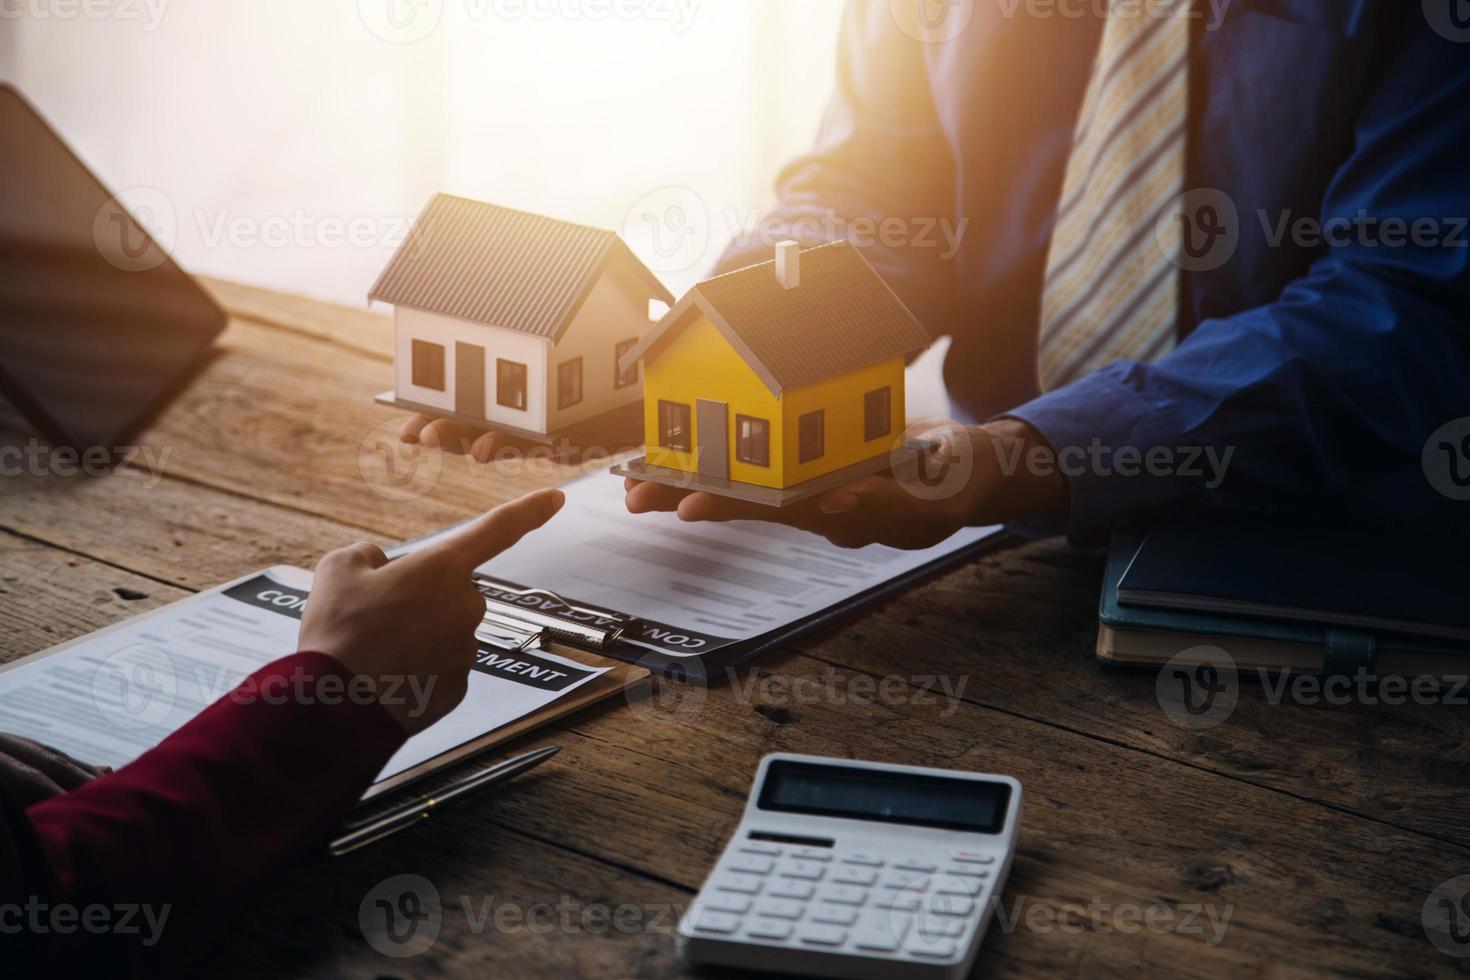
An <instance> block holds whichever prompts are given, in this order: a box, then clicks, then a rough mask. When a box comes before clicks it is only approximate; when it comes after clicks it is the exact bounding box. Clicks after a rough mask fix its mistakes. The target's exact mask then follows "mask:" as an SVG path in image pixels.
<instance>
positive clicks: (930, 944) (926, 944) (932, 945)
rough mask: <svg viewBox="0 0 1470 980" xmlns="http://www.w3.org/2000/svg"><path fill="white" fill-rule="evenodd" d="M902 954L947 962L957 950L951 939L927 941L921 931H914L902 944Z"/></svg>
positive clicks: (956, 945) (957, 946)
mask: <svg viewBox="0 0 1470 980" xmlns="http://www.w3.org/2000/svg"><path fill="white" fill-rule="evenodd" d="M903 948H904V952H906V953H912V954H913V955H914V956H923V957H927V958H931V959H936V960H947V959H949V958H950V957H952V956H954V954H955V952H956V951H958V950H959V944H958V943H956V942H955V941H954V940H953V939H929V938H927V937H925V936H924V935H923V932H922V931H921V930H918V929H915V930H914V931H913V933H912V934H911V935H910V936H909V938H908V942H906V943H904V944H903Z"/></svg>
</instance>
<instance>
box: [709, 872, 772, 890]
mask: <svg viewBox="0 0 1470 980" xmlns="http://www.w3.org/2000/svg"><path fill="white" fill-rule="evenodd" d="M715 887H716V888H718V889H719V890H720V891H722V892H740V893H741V894H742V895H754V894H755V893H756V892H758V891H760V890H761V880H760V879H759V878H757V877H756V876H755V875H743V874H740V873H738V872H734V871H731V872H727V873H726V874H723V875H721V876H720V877H719V878H718V879H716V881H715Z"/></svg>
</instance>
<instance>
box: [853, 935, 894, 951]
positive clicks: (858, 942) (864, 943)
mask: <svg viewBox="0 0 1470 980" xmlns="http://www.w3.org/2000/svg"><path fill="white" fill-rule="evenodd" d="M852 944H853V945H854V946H856V947H857V948H858V949H866V950H869V951H870V952H874V953H896V952H898V940H897V939H894V938H893V936H891V935H889V934H888V933H886V932H864V933H860V934H859V935H858V937H857V938H856V939H854V940H853V941H852Z"/></svg>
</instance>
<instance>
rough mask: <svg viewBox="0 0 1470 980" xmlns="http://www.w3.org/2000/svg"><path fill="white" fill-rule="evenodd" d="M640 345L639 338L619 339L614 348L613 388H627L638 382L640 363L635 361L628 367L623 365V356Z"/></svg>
mask: <svg viewBox="0 0 1470 980" xmlns="http://www.w3.org/2000/svg"><path fill="white" fill-rule="evenodd" d="M636 346H638V338H637V337H630V338H628V339H627V340H620V341H618V344H617V347H616V348H614V350H613V388H614V389H617V388H627V387H630V386H631V385H636V384H637V383H638V364H637V363H636V362H635V363H633V364H631V365H629V366H628V367H626V368H625V367H623V366H622V364H621V361H622V360H623V357H624V356H625V355H626V354H627V353H628V351H630V350H632V349H633V348H634V347H636Z"/></svg>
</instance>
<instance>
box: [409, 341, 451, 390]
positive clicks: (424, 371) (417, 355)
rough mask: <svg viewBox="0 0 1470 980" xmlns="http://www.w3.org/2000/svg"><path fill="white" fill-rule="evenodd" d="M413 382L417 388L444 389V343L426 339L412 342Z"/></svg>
mask: <svg viewBox="0 0 1470 980" xmlns="http://www.w3.org/2000/svg"><path fill="white" fill-rule="evenodd" d="M413 383H414V385H415V387H419V388H429V389H432V390H434V391H443V390H444V345H442V344H431V343H429V342H428V341H427V340H415V341H414V342H413Z"/></svg>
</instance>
